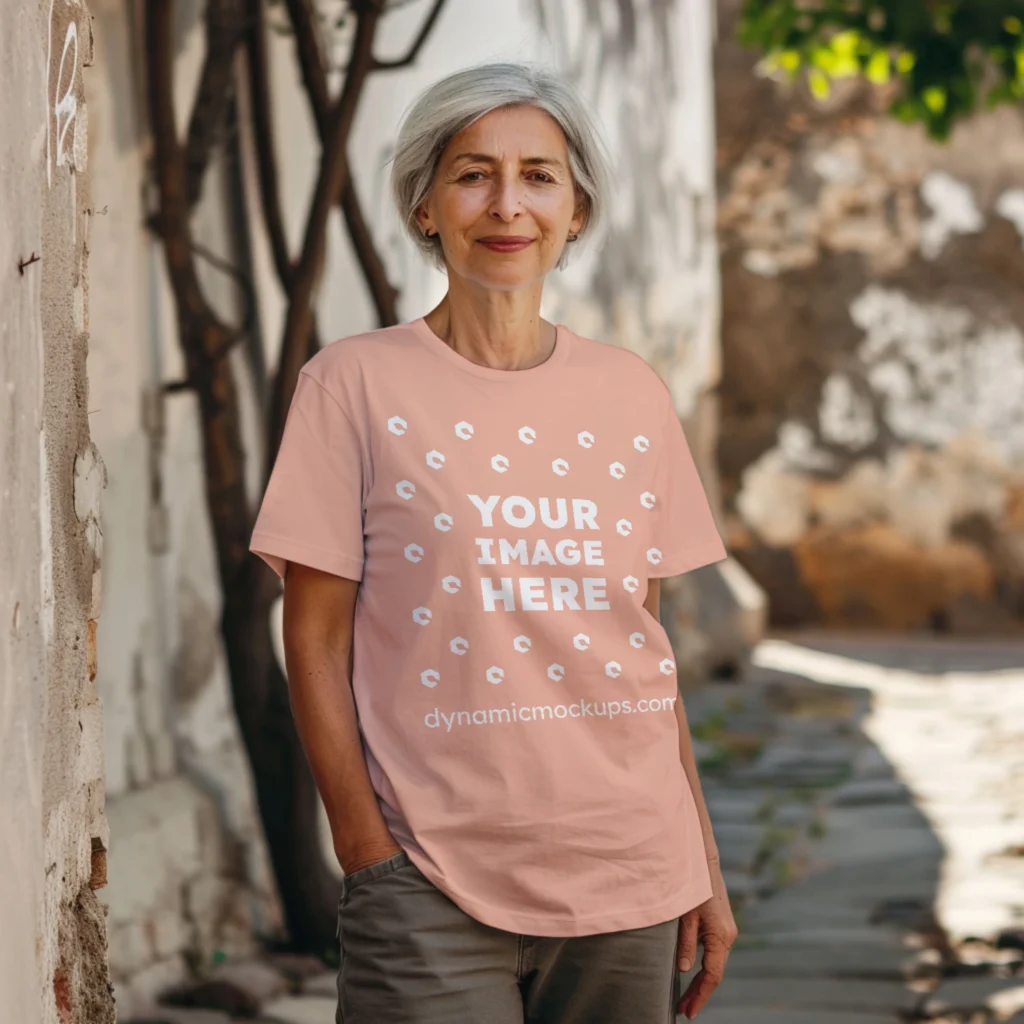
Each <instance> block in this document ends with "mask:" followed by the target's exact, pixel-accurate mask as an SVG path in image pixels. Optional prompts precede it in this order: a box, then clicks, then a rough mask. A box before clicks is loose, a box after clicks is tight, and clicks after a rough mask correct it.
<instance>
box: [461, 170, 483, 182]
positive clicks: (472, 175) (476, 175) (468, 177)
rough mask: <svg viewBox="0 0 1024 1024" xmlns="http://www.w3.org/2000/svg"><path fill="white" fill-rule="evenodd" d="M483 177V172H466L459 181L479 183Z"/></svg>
mask: <svg viewBox="0 0 1024 1024" xmlns="http://www.w3.org/2000/svg"><path fill="white" fill-rule="evenodd" d="M482 177H483V172H482V171H466V173H465V174H464V175H462V177H461V178H459V181H479V180H480V179H481V178H482Z"/></svg>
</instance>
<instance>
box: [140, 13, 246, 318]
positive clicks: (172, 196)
mask: <svg viewBox="0 0 1024 1024" xmlns="http://www.w3.org/2000/svg"><path fill="white" fill-rule="evenodd" d="M173 11H174V4H173V0H154V2H153V3H151V4H150V9H149V11H148V14H147V17H146V46H147V49H148V52H149V59H148V61H147V62H146V68H147V72H148V78H147V84H148V87H149V90H148V91H149V116H150V125H151V127H152V132H153V149H154V153H153V172H154V177H155V179H156V185H157V192H158V194H159V197H160V206H159V209H158V210H157V212H156V215H155V217H154V218H153V225H154V228H155V230H156V231H157V232H158V234H159V235H160V237H161V238H162V239H163V243H164V251H165V253H166V256H167V269H168V273H169V274H170V276H171V282H172V285H173V287H174V290H175V294H176V295H180V296H181V301H182V302H183V303H184V305H185V306H186V308H187V312H188V313H189V314H190V316H191V317H192V318H194V319H196V320H197V321H199V322H202V323H203V324H205V325H209V326H211V327H213V328H215V329H219V331H220V332H222V333H224V334H226V333H227V328H226V327H225V326H224V325H223V324H222V323H220V321H219V319H218V317H217V315H216V314H215V313H214V311H213V308H212V307H211V306H210V305H209V303H208V302H207V301H206V299H205V297H204V296H203V292H202V289H201V288H200V285H199V278H198V275H197V274H196V269H195V264H194V262H193V258H192V247H193V242H192V232H191V228H190V225H189V203H188V194H187V193H188V186H187V180H188V173H187V170H186V164H185V158H184V157H185V154H184V151H183V150H182V147H181V144H180V143H179V141H178V137H177V126H176V123H175V114H174V99H173V97H174V58H173V55H172V52H171V50H172V38H173V31H172V23H171V19H172V15H173Z"/></svg>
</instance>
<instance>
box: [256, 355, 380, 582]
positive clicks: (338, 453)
mask: <svg viewBox="0 0 1024 1024" xmlns="http://www.w3.org/2000/svg"><path fill="white" fill-rule="evenodd" d="M364 478H365V472H364V461H363V444H362V442H361V440H360V438H359V435H358V433H357V431H356V429H355V427H354V426H353V424H352V421H351V419H350V418H349V416H348V414H347V413H346V412H345V411H344V410H343V409H342V407H341V406H340V405H339V404H338V402H336V401H335V399H334V398H333V397H332V396H331V395H330V394H329V393H328V392H327V391H326V390H325V389H324V387H323V385H321V384H320V383H318V382H317V381H316V380H315V379H314V378H312V377H311V376H309V375H308V374H306V373H300V374H299V380H298V383H297V384H296V386H295V393H294V395H293V396H292V401H291V405H290V406H289V408H288V416H287V419H286V420H285V427H284V432H283V435H282V437H281V445H280V448H279V449H278V452H277V458H276V459H275V461H274V468H273V471H272V472H271V474H270V481H269V483H268V484H267V490H266V493H265V494H264V496H263V501H262V503H261V505H260V511H259V515H258V516H257V517H256V525H255V527H254V528H253V533H252V539H251V541H250V543H249V550H250V551H252V552H253V553H254V554H257V555H259V557H260V558H262V559H263V560H264V561H265V562H266V563H267V564H268V565H269V566H270V567H271V569H273V570H274V572H276V573H277V575H278V576H281V577H283V576H284V572H285V567H286V564H287V563H288V562H298V563H300V564H301V565H308V566H310V567H312V568H314V569H321V570H323V571H324V572H329V573H333V574H334V575H335V576H345V577H347V578H348V579H353V580H359V579H362V574H363V485H364Z"/></svg>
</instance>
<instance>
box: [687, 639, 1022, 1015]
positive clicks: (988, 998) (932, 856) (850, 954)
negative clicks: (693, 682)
mask: <svg viewBox="0 0 1024 1024" xmlns="http://www.w3.org/2000/svg"><path fill="white" fill-rule="evenodd" d="M754 663H755V668H754V671H753V672H752V674H751V677H750V678H749V679H748V680H747V681H745V682H743V683H741V684H738V685H729V684H720V685H715V686H711V687H707V688H704V689H702V690H701V691H699V692H698V693H695V694H693V695H688V697H687V700H686V707H687V711H688V714H689V716H690V720H691V727H692V728H693V730H694V733H695V734H696V735H698V736H699V737H700V757H701V761H702V765H703V768H704V777H705V779H706V783H705V788H706V792H707V797H708V802H709V807H710V809H711V814H712V818H713V819H714V821H715V823H716V833H717V835H718V837H719V843H720V846H721V847H722V854H723V864H725V865H726V866H728V867H729V868H730V869H731V872H732V874H731V875H730V876H729V878H728V881H729V884H730V890H731V892H732V893H733V895H734V900H735V902H736V903H737V911H738V921H739V924H740V930H741V937H740V940H739V942H738V943H737V946H736V948H735V949H734V951H733V954H732V956H731V957H730V962H729V966H728V969H727V976H726V980H725V982H724V983H723V985H722V986H721V988H720V989H719V991H718V992H717V993H716V994H715V996H714V998H713V1000H712V1003H711V1004H710V1005H709V1007H708V1008H707V1010H705V1012H704V1013H702V1014H701V1016H700V1018H699V1019H700V1020H701V1021H703V1022H704V1024H739V1022H744V1024H747V1022H754V1021H757V1022H765V1024H774V1022H778V1024H860V1022H863V1024H881V1022H884V1021H892V1022H903V1024H909V1022H916V1021H935V1022H946V1024H988V1022H995V1021H1008V1020H1020V1021H1024V644H1016V645H1011V644H1005V645H992V644H986V645H984V646H979V645H972V644H951V643H944V642H936V641H912V640H909V639H906V638H889V639H883V640H877V639H875V640H871V639H867V638H864V639H850V638H847V639H844V640H839V639H838V638H835V637H829V636H824V637H822V636H818V637H815V636H810V635H807V634H804V635H801V636H797V637H793V638H791V639H789V640H779V639H777V640H771V641H767V642H765V643H763V644H762V645H761V646H760V647H759V648H758V649H757V651H756V652H755V654H754ZM751 851H754V852H751ZM972 939H973V941H972Z"/></svg>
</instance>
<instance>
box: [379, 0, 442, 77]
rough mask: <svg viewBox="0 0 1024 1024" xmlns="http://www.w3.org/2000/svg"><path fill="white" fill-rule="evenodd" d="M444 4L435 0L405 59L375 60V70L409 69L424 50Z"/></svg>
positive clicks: (439, 0) (440, 0)
mask: <svg viewBox="0 0 1024 1024" xmlns="http://www.w3.org/2000/svg"><path fill="white" fill-rule="evenodd" d="M444 4H445V0H434V6H433V7H432V8H431V9H430V13H429V14H428V15H427V16H426V18H425V19H424V21H423V25H422V26H421V27H420V31H419V35H418V36H416V38H415V39H414V40H413V44H412V46H410V47H409V49H408V50H407V51H406V54H405V56H404V57H399V58H398V59H397V60H375V61H374V62H373V70H374V71H395V70H396V69H397V68H406V67H408V66H409V65H410V64H411V63H412V62H413V61H414V60H415V59H416V58H417V57H418V56H419V53H420V50H422V49H423V44H424V43H425V42H426V41H427V37H428V36H429V35H430V31H431V29H432V28H433V27H434V22H436V21H437V19H438V16H439V15H440V14H441V8H442V7H444Z"/></svg>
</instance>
